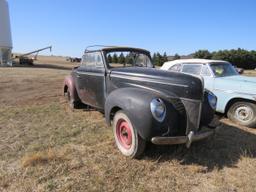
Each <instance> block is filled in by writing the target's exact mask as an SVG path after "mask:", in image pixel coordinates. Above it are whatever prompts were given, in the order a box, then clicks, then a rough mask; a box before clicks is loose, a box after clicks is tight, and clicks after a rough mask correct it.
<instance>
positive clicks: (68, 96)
mask: <svg viewBox="0 0 256 192" xmlns="http://www.w3.org/2000/svg"><path fill="white" fill-rule="evenodd" d="M64 96H65V98H66V100H67V101H68V104H69V107H70V108H71V109H77V108H79V106H80V102H79V101H75V99H74V98H73V97H72V95H71V93H70V91H69V88H67V91H66V92H65V93H64Z"/></svg>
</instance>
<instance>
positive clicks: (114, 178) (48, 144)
mask: <svg viewBox="0 0 256 192" xmlns="http://www.w3.org/2000/svg"><path fill="white" fill-rule="evenodd" d="M68 73H69V70H58V69H44V68H1V69H0V90H1V91H0V191H19V192H22V191H129V192H130V191H255V189H256V183H255V181H256V174H255V172H256V168H255V167H256V159H255V157H256V143H255V141H256V131H255V130H254V129H247V128H244V127H238V126H236V125H234V124H231V123H230V122H229V121H228V120H226V119H223V122H224V123H225V124H224V125H223V127H222V130H221V131H220V132H219V133H218V134H217V135H216V136H215V137H213V138H210V139H208V140H205V141H202V142H199V143H194V144H193V145H192V147H191V148H190V149H186V148H185V147H184V146H166V147H159V146H153V145H148V147H147V151H146V153H145V155H144V157H143V158H142V159H141V160H131V159H128V158H125V157H123V156H122V155H121V154H120V152H119V151H118V150H117V148H116V147H115V143H114V140H113V135H112V130H111V128H110V127H107V125H106V124H105V120H104V116H103V115H102V114H101V113H99V112H96V111H87V110H86V109H78V110H74V111H72V110H70V109H69V107H68V105H67V103H66V102H65V100H64V99H63V97H62V91H61V87H62V80H63V78H64V76H65V75H67V74H68Z"/></svg>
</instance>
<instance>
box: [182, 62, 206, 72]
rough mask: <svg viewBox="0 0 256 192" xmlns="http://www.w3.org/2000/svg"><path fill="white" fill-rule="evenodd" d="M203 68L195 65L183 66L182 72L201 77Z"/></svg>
mask: <svg viewBox="0 0 256 192" xmlns="http://www.w3.org/2000/svg"><path fill="white" fill-rule="evenodd" d="M201 69H202V66H201V65H194V64H185V65H183V68H182V72H183V73H189V74H193V75H200V73H201Z"/></svg>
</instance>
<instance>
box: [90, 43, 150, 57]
mask: <svg viewBox="0 0 256 192" xmlns="http://www.w3.org/2000/svg"><path fill="white" fill-rule="evenodd" d="M91 48H95V49H91ZM95 51H105V52H112V51H136V52H142V53H145V54H147V55H150V52H149V51H148V50H146V49H141V48H135V47H126V46H105V45H93V46H88V47H87V48H86V49H85V53H88V52H95Z"/></svg>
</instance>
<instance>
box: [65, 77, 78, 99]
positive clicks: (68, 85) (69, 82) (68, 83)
mask: <svg viewBox="0 0 256 192" xmlns="http://www.w3.org/2000/svg"><path fill="white" fill-rule="evenodd" d="M67 89H68V90H69V92H70V96H71V98H72V99H73V100H74V101H79V100H80V99H79V96H78V94H77V91H76V87H75V82H74V79H73V77H72V76H71V75H69V76H67V77H65V79H64V84H63V94H64V95H65V93H66V92H67Z"/></svg>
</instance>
